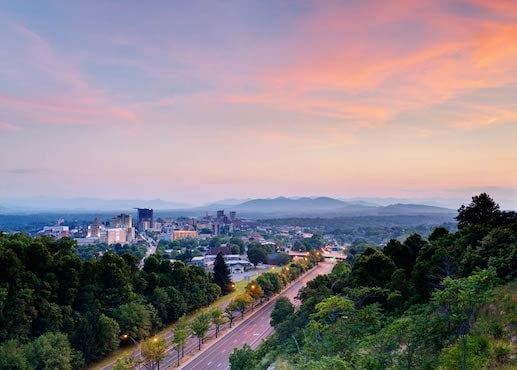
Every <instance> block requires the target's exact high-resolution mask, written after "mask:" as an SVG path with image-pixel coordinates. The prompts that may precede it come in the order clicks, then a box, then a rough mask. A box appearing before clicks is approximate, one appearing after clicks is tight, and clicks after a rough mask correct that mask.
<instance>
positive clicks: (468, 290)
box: [433, 268, 496, 370]
mask: <svg viewBox="0 0 517 370" xmlns="http://www.w3.org/2000/svg"><path fill="white" fill-rule="evenodd" d="M495 279H496V273H495V269H494V268H489V269H487V270H482V271H478V272H476V273H474V274H472V275H470V276H469V277H466V278H460V279H451V278H446V279H445V280H444V281H443V286H444V289H443V290H441V291H439V290H437V291H435V292H434V293H433V301H434V302H435V303H436V304H438V305H439V306H441V307H443V308H445V310H446V313H447V317H448V320H449V322H450V323H451V324H452V326H453V328H454V329H455V332H456V334H457V335H458V336H459V337H460V339H461V345H462V347H461V353H462V355H461V369H462V370H466V369H467V362H468V361H467V336H468V334H469V332H470V326H471V324H472V319H473V316H474V314H475V312H476V309H477V308H478V307H479V306H480V305H482V304H484V303H486V302H487V301H488V299H489V298H490V292H491V288H492V286H493V284H494V282H495Z"/></svg>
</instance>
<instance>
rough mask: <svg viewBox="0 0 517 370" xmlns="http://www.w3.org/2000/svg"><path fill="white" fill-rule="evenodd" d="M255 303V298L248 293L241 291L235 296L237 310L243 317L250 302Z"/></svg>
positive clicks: (242, 317) (234, 302) (234, 301)
mask: <svg viewBox="0 0 517 370" xmlns="http://www.w3.org/2000/svg"><path fill="white" fill-rule="evenodd" d="M252 303H253V298H252V297H251V296H250V295H249V294H248V293H241V294H239V295H238V296H237V297H235V298H234V300H233V304H234V305H235V308H236V309H237V311H239V312H240V313H241V319H244V312H246V309H247V308H248V306H249V305H250V304H252Z"/></svg>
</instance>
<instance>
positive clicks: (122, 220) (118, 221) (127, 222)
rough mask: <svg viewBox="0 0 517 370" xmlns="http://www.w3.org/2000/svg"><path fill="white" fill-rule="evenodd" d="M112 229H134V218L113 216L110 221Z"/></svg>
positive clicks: (122, 215)
mask: <svg viewBox="0 0 517 370" xmlns="http://www.w3.org/2000/svg"><path fill="white" fill-rule="evenodd" d="M110 226H111V227H125V228H130V227H133V217H131V215H128V214H125V213H121V214H120V215H118V216H113V217H112V218H111V221H110Z"/></svg>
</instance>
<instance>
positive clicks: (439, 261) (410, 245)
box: [230, 194, 517, 370]
mask: <svg viewBox="0 0 517 370" xmlns="http://www.w3.org/2000/svg"><path fill="white" fill-rule="evenodd" d="M457 221H458V231H457V232H456V233H449V232H448V231H447V230H446V229H445V228H441V227H439V228H436V229H435V230H434V232H433V233H431V235H430V236H429V237H428V239H427V240H426V239H424V238H422V237H421V236H420V235H418V234H414V235H411V236H410V237H409V238H407V239H406V240H405V241H404V242H403V243H401V242H399V241H397V240H391V241H390V242H389V243H388V245H387V246H386V247H385V248H383V249H382V250H379V249H374V248H368V249H366V250H365V251H364V252H363V253H362V254H361V255H360V256H357V257H356V258H355V260H354V263H353V265H350V264H347V263H340V264H337V265H336V266H335V268H334V270H333V271H332V273H331V274H330V275H327V276H319V277H318V278H316V279H315V280H313V281H311V282H310V283H309V284H308V286H307V287H306V288H304V289H303V291H302V293H301V294H300V298H301V300H302V305H301V307H300V309H299V310H297V311H294V308H293V306H292V305H291V303H290V302H289V301H287V300H285V299H279V300H278V301H277V303H276V306H275V309H274V311H273V313H272V316H271V324H272V325H273V326H274V327H275V328H276V333H275V335H274V336H273V337H271V338H270V339H268V340H267V341H266V342H264V343H263V344H262V345H261V346H260V347H259V349H258V350H256V351H252V350H251V349H250V348H249V347H248V346H245V347H243V348H241V349H238V350H235V351H234V352H233V353H232V355H231V356H230V362H231V367H232V369H233V370H237V369H247V370H250V369H266V368H267V367H268V366H269V365H270V364H271V363H275V366H276V368H277V369H321V370H325V369H328V370H331V369H332V370H335V369H436V368H440V369H485V368H494V369H511V368H512V369H513V368H515V367H516V366H517V361H516V355H517V353H516V343H515V337H516V324H517V308H516V307H517V283H516V282H515V277H516V275H517V217H516V214H515V212H501V211H500V210H499V207H498V206H497V204H495V203H494V201H493V200H492V199H491V198H490V197H489V196H488V195H487V194H480V195H479V196H476V197H473V198H472V202H471V203H470V204H469V205H468V206H462V207H461V208H460V209H459V212H458V216H457Z"/></svg>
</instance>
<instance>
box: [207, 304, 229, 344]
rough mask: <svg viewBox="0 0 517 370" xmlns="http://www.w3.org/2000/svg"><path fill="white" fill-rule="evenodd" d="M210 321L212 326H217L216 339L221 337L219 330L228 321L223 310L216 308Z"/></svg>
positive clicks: (211, 313)
mask: <svg viewBox="0 0 517 370" xmlns="http://www.w3.org/2000/svg"><path fill="white" fill-rule="evenodd" d="M210 320H211V321H212V324H214V326H215V337H216V338H217V336H218V335H219V329H220V328H221V325H223V324H224V323H225V322H226V320H225V319H224V315H223V310H222V309H221V308H220V307H216V308H214V309H212V310H211V311H210Z"/></svg>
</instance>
